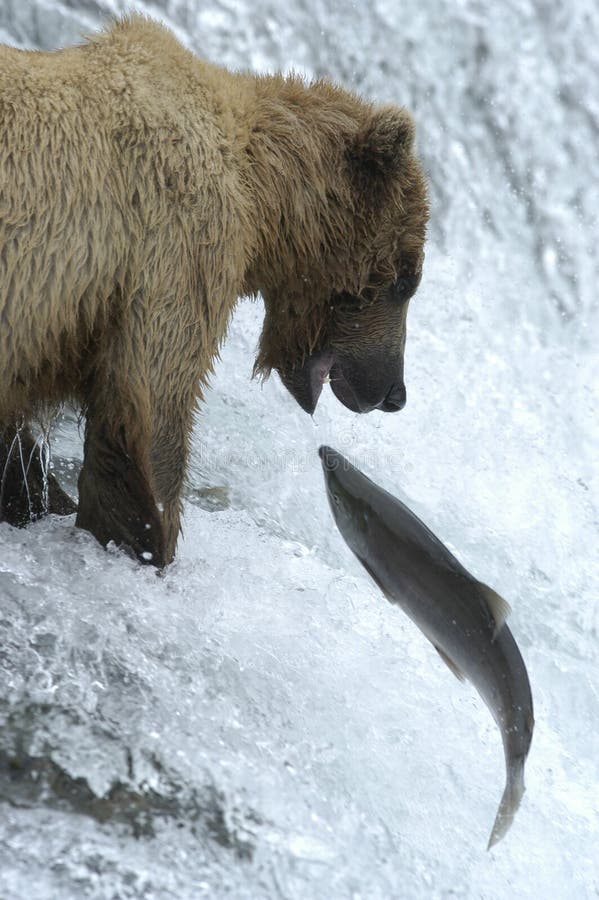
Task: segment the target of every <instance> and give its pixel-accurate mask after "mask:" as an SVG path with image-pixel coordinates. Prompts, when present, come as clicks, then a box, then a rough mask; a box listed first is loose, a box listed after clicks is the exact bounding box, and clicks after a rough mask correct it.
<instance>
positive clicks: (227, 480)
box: [0, 0, 599, 900]
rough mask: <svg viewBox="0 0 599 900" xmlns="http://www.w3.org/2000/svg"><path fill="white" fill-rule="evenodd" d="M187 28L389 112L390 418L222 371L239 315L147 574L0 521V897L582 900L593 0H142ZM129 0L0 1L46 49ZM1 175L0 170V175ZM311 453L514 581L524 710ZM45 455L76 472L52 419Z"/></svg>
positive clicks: (598, 203)
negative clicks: (499, 687)
mask: <svg viewBox="0 0 599 900" xmlns="http://www.w3.org/2000/svg"><path fill="white" fill-rule="evenodd" d="M132 6H133V7H135V8H137V9H141V10H143V11H145V12H147V13H149V14H151V15H153V16H157V17H160V18H162V19H164V20H165V21H166V22H167V23H168V24H170V25H171V27H173V28H174V30H175V31H176V33H177V34H178V36H179V37H180V38H181V39H182V40H183V41H185V42H186V43H187V44H188V45H189V46H190V47H191V48H192V49H194V50H195V51H197V52H198V53H200V54H203V55H206V56H208V57H210V58H212V59H214V60H216V61H219V62H223V63H225V64H226V65H229V66H232V67H237V68H241V67H250V68H253V69H255V70H260V71H266V70H273V69H276V68H283V69H291V68H293V69H296V70H300V71H303V72H305V73H306V75H307V76H309V77H312V76H322V75H327V76H330V77H332V78H334V79H336V80H338V81H340V82H342V83H343V84H345V85H346V86H349V87H351V88H353V89H355V90H358V91H360V92H361V93H363V94H365V95H366V96H369V97H372V98H373V99H377V100H383V101H387V100H393V101H397V102H400V103H405V104H406V105H408V106H409V107H410V108H411V109H412V110H413V112H414V114H415V117H416V120H417V123H418V147H419V152H420V153H421V155H422V157H423V159H424V162H425V165H426V169H427V174H428V177H429V180H430V184H431V196H432V220H431V231H430V240H429V246H428V252H427V261H426V270H425V277H424V279H423V282H422V286H421V288H420V290H419V293H418V295H417V298H416V299H415V300H414V302H413V304H412V308H411V310H410V319H409V330H410V333H409V337H408V345H407V353H406V380H407V387H408V405H407V407H406V409H405V410H404V411H403V412H402V413H400V414H398V415H396V416H385V415H384V414H380V415H379V414H378V413H373V414H371V415H369V416H365V417H360V418H358V417H356V416H354V415H353V414H351V413H349V412H348V411H347V410H345V409H343V408H342V407H341V406H340V405H339V404H338V403H337V402H336V401H335V399H334V398H333V397H332V395H331V394H330V392H328V391H327V392H326V396H323V398H322V401H321V403H320V405H319V407H318V410H317V413H316V415H315V416H314V419H313V420H312V419H310V418H309V417H307V416H305V415H304V414H303V413H302V412H301V411H300V410H299V408H298V407H297V406H296V405H295V404H294V402H293V400H292V399H291V397H290V396H289V395H288V394H287V393H286V392H285V390H284V389H283V387H282V386H281V385H280V383H279V382H278V381H277V380H276V379H275V378H273V379H271V380H270V381H269V382H267V383H266V384H264V385H260V384H258V383H256V382H255V381H251V377H250V376H251V368H252V362H253V357H254V352H255V348H256V342H257V339H258V335H259V332H260V326H261V320H262V309H261V305H260V303H259V302H257V303H250V302H244V303H242V304H240V306H239V309H238V312H237V313H236V315H235V318H234V320H233V323H232V327H231V331H230V335H229V338H228V341H227V343H226V345H225V347H224V349H223V353H222V359H221V361H220V363H219V365H218V368H217V371H216V374H215V377H214V379H213V381H212V386H211V390H210V391H209V393H208V396H207V398H206V403H205V405H204V407H203V408H202V410H201V412H200V413H199V415H198V418H197V425H196V431H195V434H194V441H193V459H192V466H191V472H190V478H189V485H188V488H187V494H186V504H185V518H184V537H183V539H182V541H181V544H180V548H179V554H178V558H177V561H176V562H175V563H174V564H173V565H172V566H171V567H170V568H169V569H168V570H167V572H166V573H165V574H164V575H163V576H162V577H157V576H156V575H155V574H154V572H151V571H148V570H146V569H141V568H140V567H138V566H137V565H136V564H134V563H133V562H132V561H131V560H129V559H128V558H127V557H125V556H124V555H122V554H120V553H118V552H115V551H110V550H109V551H108V552H105V551H103V550H102V549H101V548H100V547H99V546H98V545H96V543H95V542H94V541H93V539H92V538H91V537H89V536H88V535H86V534H83V533H80V532H76V531H75V530H74V528H73V520H72V519H70V518H69V519H66V520H57V519H49V520H46V521H43V522H39V523H36V524H35V525H34V526H32V527H30V528H28V529H26V530H16V529H12V528H10V527H9V526H7V525H0V898H1V900H24V898H27V900H42V898H43V900H46V898H61V900H69V898H80V897H93V898H137V897H140V898H141V897H143V898H157V900H158V898H160V900H161V898H176V900H186V898H190V900H191V898H194V900H195V898H199V897H202V896H206V897H214V898H221V897H235V898H252V900H257V898H262V897H264V898H271V897H283V898H315V900H316V898H319V900H320V898H323V897H331V898H355V900H358V898H368V900H373V898H381V900H382V898H385V900H387V898H416V897H427V898H429V897H450V896H451V897H455V896H459V897H472V898H475V897H484V898H485V900H490V898H504V897H508V896H509V897H518V898H528V897H529V898H533V897H534V898H538V897H544V898H560V900H562V898H565V897H572V898H574V897H575V898H577V900H578V898H592V897H597V896H599V864H598V863H597V846H598V845H599V762H598V760H599V737H598V734H599V730H598V729H599V725H598V723H599V652H598V642H599V606H598V599H597V598H598V590H597V588H598V583H597V536H598V535H597V530H598V529H597V519H598V516H597V508H598V497H597V476H596V463H595V456H596V449H597V435H598V431H599V428H598V425H597V385H598V374H599V373H598V371H597V358H596V353H595V344H596V340H594V336H595V335H596V334H597V325H598V322H597V305H596V300H595V295H596V285H597V281H598V275H599V272H598V268H599V264H598V259H597V256H596V252H595V251H596V246H597V243H598V242H597V238H598V228H597V215H598V212H599V150H598V147H599V100H598V95H597V91H596V90H595V89H592V86H593V84H594V83H596V53H597V50H596V48H597V38H598V36H599V13H598V11H597V7H596V5H595V4H594V3H592V2H590V0H589V2H585V0H577V2H576V3H574V4H571V5H568V6H567V7H566V6H564V5H563V4H558V3H557V2H551V0H547V2H541V0H537V2H531V0H521V2H518V3H516V2H506V3H505V4H496V5H495V6H491V5H488V4H483V3H480V2H476V0H460V2H459V3H455V4H452V5H451V6H449V5H448V6H447V7H446V8H441V7H439V5H438V4H436V3H433V2H432V0H424V2H423V0H419V2H416V0H406V2H405V3H402V4H401V5H398V4H397V3H395V2H393V3H391V2H390V0H370V2H364V3H358V2H356V3H341V2H327V3H325V2H322V0H301V2H299V3H296V4H283V3H281V2H275V0H270V2H268V0H254V2H251V3H250V2H249V0H219V2H215V0H206V2H204V3H201V4H199V3H198V4H196V3H195V2H193V0H189V2H183V0H164V2H157V3H145V4H141V3H134V4H132ZM122 9H124V4H120V3H117V2H108V0H106V2H104V0H103V2H100V3H96V2H93V0H86V2H83V0H82V2H76V0H64V2H57V3H50V2H44V0H36V2H31V0H28V2H23V0H20V2H17V0H4V2H3V4H2V6H1V7H0V37H1V38H2V39H3V40H5V41H9V42H11V43H14V44H17V45H20V46H27V47H41V48H50V47H56V46H60V45H63V44H67V43H70V42H72V41H74V40H77V39H78V36H79V35H80V34H81V32H83V31H87V30H90V29H93V28H97V27H99V25H100V24H101V22H102V21H104V20H105V19H106V18H107V17H108V16H109V15H110V14H112V13H115V12H120V11H122ZM0 189H1V188H0ZM321 443H330V444H332V445H333V446H335V447H338V448H339V449H340V450H341V451H342V452H344V453H345V454H346V455H348V456H349V457H350V458H352V460H354V461H356V462H357V463H358V464H359V465H360V466H361V467H362V468H364V469H365V470H366V471H367V472H368V473H369V474H371V475H372V477H374V478H375V479H376V480H377V481H379V482H380V483H382V484H384V486H385V487H387V488H388V489H390V490H391V491H392V492H394V493H396V494H398V495H399V496H401V497H403V498H405V499H407V500H408V502H409V503H410V505H411V506H412V507H413V508H414V509H415V510H416V511H417V512H418V514H419V515H420V516H421V517H422V518H423V519H424V520H425V521H426V522H427V523H428V524H429V525H430V527H431V528H432V529H433V530H434V531H435V532H436V533H437V534H438V535H439V536H440V537H441V538H442V539H443V540H444V541H446V542H447V543H448V545H449V546H450V547H451V548H452V550H453V551H454V552H455V553H456V554H457V555H458V557H459V558H460V559H461V561H462V562H463V563H464V564H465V565H466V566H467V567H468V568H469V569H470V570H471V571H472V572H473V573H474V574H475V575H476V576H477V577H479V578H480V579H481V580H484V581H485V582H487V583H489V584H492V585H493V586H494V587H495V588H496V589H497V590H498V591H499V592H500V593H502V594H503V595H504V596H505V597H506V598H507V599H508V600H509V601H510V603H511V605H512V607H513V613H512V616H511V618H510V627H511V629H512V632H513V633H514V636H515V637H516V639H517V640H518V643H519V645H520V647H521V650H522V653H523V655H524V658H525V660H526V663H527V666H528V670H529V674H530V680H531V684H532V689H533V694H534V699H535V717H536V729H535V736H534V740H533V746H532V750H531V754H530V757H529V760H528V765H527V779H526V780H527V793H526V795H525V797H524V801H523V803H522V807H521V809H520V811H519V813H518V816H517V817H516V821H515V823H514V826H513V828H512V830H511V832H510V833H509V835H508V836H507V837H506V839H505V840H504V841H503V842H502V843H501V844H499V845H498V846H497V847H496V848H495V849H494V850H493V851H492V852H490V853H487V852H486V850H485V847H486V841H487V838H488V834H489V831H490V827H491V825H492V822H493V818H494V815H495V812H496V808H497V804H498V802H499V798H500V796H501V793H502V790H503V782H504V768H503V754H502V749H501V745H500V738H499V734H498V731H497V728H496V726H495V725H494V723H493V721H492V720H491V718H490V716H489V713H488V711H487V710H486V708H485V707H484V706H483V705H482V703H481V701H480V700H479V698H478V697H477V695H476V694H475V692H474V691H473V690H472V689H471V688H470V687H468V686H464V685H460V684H459V683H458V682H457V681H456V680H455V679H454V678H453V676H452V675H451V674H450V673H449V672H448V670H447V669H446V667H445V666H444V665H443V664H442V663H441V662H440V660H439V659H438V657H437V654H436V653H435V652H434V650H433V648H432V647H431V646H430V645H429V644H428V643H427V642H426V640H425V639H424V638H423V637H422V635H421V634H420V633H419V632H418V631H417V630H416V629H415V628H414V626H412V625H411V624H410V623H409V621H408V620H407V619H406V618H405V617H404V616H402V614H401V613H400V612H399V610H397V609H396V608H393V607H391V606H390V605H388V604H387V603H386V602H385V601H384V599H383V597H382V596H381V595H380V593H379V592H378V591H377V589H376V588H375V586H374V585H373V584H372V583H371V582H370V581H369V580H368V578H367V577H366V576H365V573H364V572H363V570H361V569H360V567H359V566H358V564H357V563H356V562H355V560H354V559H353V558H352V557H351V555H350V553H349V551H348V550H347V548H346V547H345V545H344V544H343V543H342V541H341V538H340V537H339V535H338V533H337V532H336V531H335V530H334V526H333V524H332V520H331V518H330V514H329V511H328V508H327V504H326V499H325V495H324V489H323V483H322V475H321V472H320V465H319V460H318V457H317V454H316V450H317V447H318V445H319V444H321ZM53 450H54V466H55V469H56V470H57V471H58V472H59V473H60V476H61V478H62V480H63V482H64V483H65V484H66V485H67V486H70V488H71V489H72V490H73V491H74V490H75V488H76V475H77V468H78V465H79V460H80V457H81V438H80V435H79V431H78V427H77V423H76V418H75V416H74V415H73V414H72V413H70V412H69V411H68V410H67V411H65V414H64V415H63V416H62V417H61V418H60V419H59V420H58V421H57V422H56V423H55V425H54V430H53Z"/></svg>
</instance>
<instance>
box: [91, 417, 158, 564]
mask: <svg viewBox="0 0 599 900" xmlns="http://www.w3.org/2000/svg"><path fill="white" fill-rule="evenodd" d="M147 468H148V467H147V465H145V464H144V462H143V455H142V454H140V453H137V452H136V451H135V448H133V447H131V446H130V445H129V444H128V442H127V438H126V435H125V430H124V428H123V427H121V428H120V429H118V431H117V433H116V434H115V433H114V432H113V431H111V430H110V429H109V428H108V426H107V425H106V424H105V423H104V422H102V421H96V420H95V419H94V418H93V417H91V418H89V417H88V420H87V423H86V428H85V446H84V462H83V466H82V469H81V473H80V475H79V511H78V513H77V519H76V522H75V524H76V525H77V526H78V527H79V528H84V529H85V530H86V531H89V532H91V534H93V535H94V537H96V538H97V540H98V541H99V542H100V543H101V544H103V545H104V546H106V544H108V543H109V542H110V541H114V543H115V544H116V545H117V546H118V547H122V548H123V549H126V550H129V551H131V552H132V553H133V555H134V556H136V557H137V559H138V560H139V561H140V562H141V563H145V564H150V565H154V566H157V567H158V568H163V567H164V566H165V565H166V564H167V562H169V561H170V560H169V558H168V557H167V555H166V552H165V539H164V530H163V525H162V516H161V514H160V511H159V510H158V507H157V505H156V500H155V497H154V492H153V490H152V487H151V485H150V479H149V476H148V474H147Z"/></svg>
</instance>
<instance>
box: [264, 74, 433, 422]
mask: <svg viewBox="0 0 599 900" xmlns="http://www.w3.org/2000/svg"><path fill="white" fill-rule="evenodd" d="M318 89H319V96H320V97H321V100H322V106H321V108H319V109H317V111H316V112H315V111H314V107H313V106H311V105H310V103H309V102H307V101H305V102H304V103H303V104H302V103H301V102H300V101H299V100H298V99H297V97H296V102H295V110H294V113H295V115H294V117H293V119H292V121H293V122H294V123H295V124H291V122H290V123H288V127H289V129H290V130H293V129H294V128H295V133H294V134H293V136H292V137H291V136H290V138H289V140H288V144H289V149H288V156H287V157H286V158H285V157H281V158H279V159H278V160H277V162H278V165H279V169H283V170H284V171H285V176H286V177H285V179H284V180H283V181H282V182H281V183H280V184H279V187H278V191H279V193H280V197H279V198H278V212H277V217H276V218H275V219H274V220H271V222H270V226H269V227H270V228H271V229H272V230H273V231H276V239H275V240H274V241H273V240H272V233H271V236H270V237H271V244H270V248H269V250H270V252H269V254H268V256H269V261H268V264H267V266H268V273H269V274H268V275H267V276H266V277H263V278H262V279H261V285H260V290H261V292H262V295H263V297H264V304H265V321H264V327H263V331H262V335H261V339H260V347H259V353H258V357H257V360H256V364H255V372H256V373H258V374H263V375H268V373H269V372H270V371H271V370H272V369H275V370H276V371H277V372H278V373H279V375H280V377H281V380H282V381H283V384H284V385H285V386H286V387H287V388H288V390H289V391H290V392H291V394H292V395H293V397H294V398H295V399H296V401H297V402H298V403H299V405H300V406H301V407H302V409H304V410H305V411H306V412H308V413H310V414H312V413H313V412H314V409H315V408H316V404H317V402H318V398H319V396H320V393H321V391H322V387H323V384H324V383H325V382H328V381H330V384H331V388H332V390H333V392H334V394H335V395H336V397H337V398H338V399H339V400H340V401H341V403H343V404H344V405H345V406H346V407H348V408H349V409H351V410H353V411H355V412H360V413H364V412H369V411H370V410H373V409H380V410H384V411H386V412H392V411H396V410H400V409H402V408H403V406H404V405H405V402H406V390H405V386H404V372H403V369H404V347H405V340H406V315H407V311H408V305H409V301H410V298H411V297H412V295H413V294H414V292H415V291H416V289H417V287H418V285H419V283H420V279H421V273H422V263H423V258H424V251H423V247H424V241H425V231H426V223H427V220H428V212H429V207H428V199H427V190H426V183H425V179H424V175H423V172H422V168H421V166H420V163H419V162H418V160H417V158H416V156H415V155H414V152H413V142H414V125H413V121H412V118H411V116H410V115H409V113H408V112H407V111H406V110H405V109H403V108H401V107H396V106H386V107H378V108H377V107H373V106H371V105H369V104H366V103H364V101H361V100H359V98H356V97H355V96H353V95H351V94H348V93H346V92H344V91H341V90H340V89H338V88H333V87H332V86H331V85H326V84H322V83H321V84H320V85H319V86H318ZM332 108H334V109H335V111H336V115H335V116H331V112H330V110H331V109H332ZM327 114H328V116H327ZM310 115H312V118H310ZM290 118H291V117H290ZM331 118H332V124H331V122H330V121H329V120H330V119H331ZM314 121H315V122H316V124H315V125H314V124H313V123H314ZM274 183H275V184H276V180H275V182H274ZM263 272H264V264H263Z"/></svg>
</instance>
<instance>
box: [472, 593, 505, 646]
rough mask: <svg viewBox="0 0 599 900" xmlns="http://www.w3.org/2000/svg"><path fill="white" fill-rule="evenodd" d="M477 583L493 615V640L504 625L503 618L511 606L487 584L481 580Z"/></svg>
mask: <svg viewBox="0 0 599 900" xmlns="http://www.w3.org/2000/svg"><path fill="white" fill-rule="evenodd" d="M479 584H480V588H481V591H482V594H483V597H484V598H485V600H486V601H487V604H488V606H489V611H490V613H491V615H492V616H493V621H494V622H495V628H494V629H493V640H495V638H496V637H497V635H498V634H499V632H500V631H501V629H502V628H503V626H504V625H505V620H506V619H507V617H508V616H509V614H510V613H511V611H512V607H511V606H510V605H509V603H508V602H507V600H504V599H503V597H500V595H499V594H498V593H497V592H496V591H494V590H493V588H490V587H489V585H488V584H483V583H482V582H479Z"/></svg>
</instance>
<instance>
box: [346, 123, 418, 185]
mask: <svg viewBox="0 0 599 900" xmlns="http://www.w3.org/2000/svg"><path fill="white" fill-rule="evenodd" d="M413 143H414V122H413V120H412V117H411V115H410V113H409V112H408V111H407V109H403V108H402V107H399V106H384V107H382V108H379V109H377V110H375V111H374V112H372V113H371V114H370V116H369V118H368V121H367V122H366V123H365V124H364V125H363V126H362V128H361V129H360V130H359V131H358V133H357V134H356V136H355V137H354V139H353V142H352V145H351V147H350V149H349V158H350V161H351V165H352V166H353V169H354V175H355V178H356V180H357V182H358V183H359V184H360V185H361V186H364V187H366V188H368V189H370V190H372V189H373V188H376V187H377V186H379V187H384V186H385V184H386V183H388V181H389V179H390V178H393V177H394V176H395V175H396V174H397V173H398V171H399V170H400V169H401V167H402V163H403V161H404V159H405V156H406V155H407V154H408V153H409V152H410V151H411V149H412V146H413Z"/></svg>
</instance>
